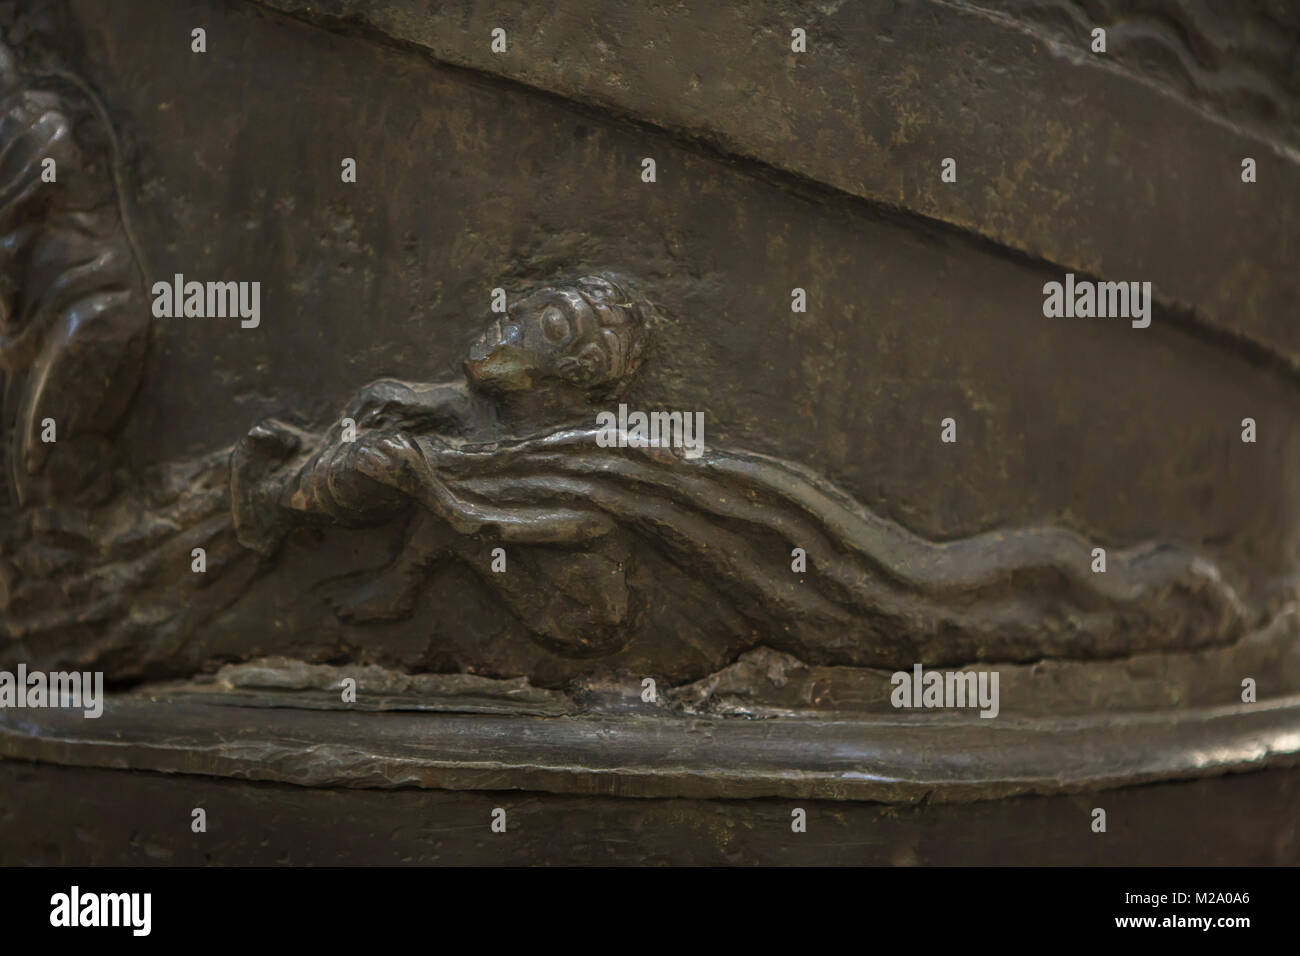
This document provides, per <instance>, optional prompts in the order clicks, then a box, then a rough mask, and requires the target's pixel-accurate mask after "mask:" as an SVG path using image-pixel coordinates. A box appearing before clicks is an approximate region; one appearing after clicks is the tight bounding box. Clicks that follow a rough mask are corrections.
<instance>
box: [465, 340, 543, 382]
mask: <svg viewBox="0 0 1300 956" xmlns="http://www.w3.org/2000/svg"><path fill="white" fill-rule="evenodd" d="M536 369H537V362H536V360H535V357H534V356H532V355H531V354H529V353H528V352H525V351H523V350H522V349H518V348H514V347H513V346H510V345H504V344H502V343H501V342H497V343H495V344H493V345H492V346H490V347H489V348H488V349H487V350H486V351H485V352H483V353H482V354H481V355H479V354H476V353H475V352H471V353H470V355H469V357H468V358H467V359H465V374H467V375H468V376H469V377H470V380H471V381H473V382H474V383H475V384H476V385H478V386H479V387H480V388H484V389H488V390H491V391H505V392H519V391H524V390H525V389H529V388H532V387H533V377H532V373H533V372H534V371H535V370H536Z"/></svg>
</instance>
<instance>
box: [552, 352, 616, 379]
mask: <svg viewBox="0 0 1300 956" xmlns="http://www.w3.org/2000/svg"><path fill="white" fill-rule="evenodd" d="M605 362H606V357H605V352H604V351H603V350H602V349H601V347H600V346H599V345H597V344H596V343H595V342H589V343H587V344H586V345H584V346H583V347H582V348H581V349H579V350H578V353H577V354H576V355H566V356H565V357H564V358H562V359H560V360H559V362H557V363H556V370H557V371H558V372H559V373H560V374H561V375H562V376H564V378H565V379H566V380H567V381H568V382H570V383H571V384H573V385H577V386H579V387H582V388H586V387H587V386H589V385H591V384H592V383H594V382H596V381H597V380H598V379H599V378H600V377H601V375H602V374H603V373H604V372H605Z"/></svg>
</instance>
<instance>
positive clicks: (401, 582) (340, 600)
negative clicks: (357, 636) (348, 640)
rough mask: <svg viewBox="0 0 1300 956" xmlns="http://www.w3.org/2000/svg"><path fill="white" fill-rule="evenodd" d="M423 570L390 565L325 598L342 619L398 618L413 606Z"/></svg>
mask: <svg viewBox="0 0 1300 956" xmlns="http://www.w3.org/2000/svg"><path fill="white" fill-rule="evenodd" d="M423 578H424V574H423V572H421V571H419V569H415V568H411V567H390V568H386V569H385V570H383V571H380V572H378V573H377V574H375V575H373V576H372V577H370V578H368V579H367V580H366V581H364V582H363V583H362V584H360V585H358V586H356V587H353V588H351V589H349V590H347V591H343V592H342V593H338V594H334V595H331V596H330V597H328V598H327V600H328V601H329V604H330V606H331V607H332V608H333V609H334V613H335V614H337V615H338V616H339V618H340V619H342V620H344V621H349V622H352V623H355V624H365V623H369V622H372V621H401V620H404V619H406V618H408V617H410V616H411V614H412V612H414V610H415V600H416V597H417V596H418V595H419V590H420V582H421V581H422V580H423Z"/></svg>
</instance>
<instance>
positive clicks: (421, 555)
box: [329, 509, 447, 623]
mask: <svg viewBox="0 0 1300 956" xmlns="http://www.w3.org/2000/svg"><path fill="white" fill-rule="evenodd" d="M446 551H447V547H446V529H445V526H444V525H442V523H441V522H439V521H438V520H437V519H435V518H434V516H433V515H431V514H429V513H428V512H427V511H425V510H423V509H418V510H417V511H416V512H415V515H414V517H413V518H412V520H411V523H410V527H409V528H408V529H407V534H406V538H405V540H404V542H403V545H402V550H401V551H400V552H398V555H397V557H396V558H395V559H394V560H393V563H392V564H390V565H388V567H386V568H384V569H382V570H380V571H378V572H371V573H367V575H366V579H365V580H364V581H363V582H362V583H361V584H359V585H357V586H356V587H354V588H352V589H351V590H348V591H345V592H343V593H341V594H337V595H335V596H332V597H330V598H329V602H330V605H331V606H332V607H333V608H334V611H335V613H336V614H338V616H339V617H340V618H342V619H343V620H345V621H353V622H357V623H363V622H367V621H399V620H402V619H403V618H406V617H409V616H410V615H411V612H412V611H414V610H415V602H416V600H417V599H418V598H419V596H420V589H421V588H422V587H423V586H424V583H425V581H426V580H427V579H428V576H429V568H430V566H431V565H432V564H433V563H434V562H435V561H436V560H437V559H438V558H440V557H442V555H443V554H445V553H446Z"/></svg>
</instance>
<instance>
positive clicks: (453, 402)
mask: <svg viewBox="0 0 1300 956" xmlns="http://www.w3.org/2000/svg"><path fill="white" fill-rule="evenodd" d="M471 402H472V399H471V397H470V394H469V390H468V388H467V387H466V386H465V383H464V382H447V383H435V384H424V383H410V382H399V381H396V380H393V379H382V380H380V381H378V382H371V383H370V384H369V385H367V386H366V387H365V388H363V389H361V391H359V392H358V393H357V394H356V395H355V396H354V397H353V399H352V401H351V402H350V403H349V404H348V409H347V412H346V417H348V418H351V419H352V420H353V421H354V422H356V423H357V427H358V428H404V429H410V430H413V431H439V432H443V433H452V434H459V433H461V432H462V431H463V430H464V428H465V425H466V422H467V420H468V418H469V414H470V404H471Z"/></svg>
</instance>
